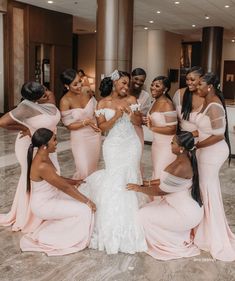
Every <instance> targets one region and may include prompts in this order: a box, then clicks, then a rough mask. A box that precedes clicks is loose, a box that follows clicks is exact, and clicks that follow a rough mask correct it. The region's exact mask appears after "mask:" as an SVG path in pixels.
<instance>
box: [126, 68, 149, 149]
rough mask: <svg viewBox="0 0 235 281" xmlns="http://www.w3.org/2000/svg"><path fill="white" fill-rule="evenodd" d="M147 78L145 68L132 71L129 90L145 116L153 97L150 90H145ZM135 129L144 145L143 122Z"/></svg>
mask: <svg viewBox="0 0 235 281" xmlns="http://www.w3.org/2000/svg"><path fill="white" fill-rule="evenodd" d="M145 80H146V72H145V70H144V69H142V68H135V69H134V70H133V71H132V73H131V81H130V91H129V92H130V94H131V95H132V96H134V97H135V98H136V99H137V102H138V104H140V112H141V114H142V116H143V117H144V116H146V115H147V112H148V110H149V108H150V106H151V97H150V95H149V93H148V92H146V91H145V90H143V86H144V82H145ZM135 129H136V132H137V135H138V136H139V138H140V141H141V144H142V147H144V131H143V127H142V124H141V125H140V126H135Z"/></svg>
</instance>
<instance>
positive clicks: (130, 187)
mask: <svg viewBox="0 0 235 281" xmlns="http://www.w3.org/2000/svg"><path fill="white" fill-rule="evenodd" d="M127 190H132V191H136V192H139V191H140V190H141V187H140V185H138V184H135V183H128V184H127Z"/></svg>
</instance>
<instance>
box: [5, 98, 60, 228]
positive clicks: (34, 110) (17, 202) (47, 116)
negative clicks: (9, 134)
mask: <svg viewBox="0 0 235 281" xmlns="http://www.w3.org/2000/svg"><path fill="white" fill-rule="evenodd" d="M19 108H20V110H19ZM25 112H31V113H30V114H32V116H33V115H34V116H33V117H30V116H29V115H28V113H27V114H25ZM10 116H11V118H12V119H14V120H15V121H16V122H19V123H21V124H23V125H25V126H26V127H28V128H29V130H30V133H31V135H32V134H33V133H34V132H35V131H36V130H37V129H39V128H43V127H44V128H48V129H50V130H52V131H56V125H57V123H58V122H59V121H60V112H59V110H58V109H57V108H56V107H55V106H54V105H53V104H43V105H38V104H35V103H33V102H30V101H28V100H24V101H23V102H21V104H20V105H19V106H18V107H17V108H16V109H14V110H12V111H11V112H10ZM30 143H31V138H30V137H29V136H25V137H23V138H20V134H18V136H17V138H16V142H15V154H16V158H17V160H18V161H19V164H20V166H21V174H20V178H19V182H18V185H17V188H16V193H15V197H14V200H13V204H12V206H11V210H10V212H8V213H6V214H0V225H1V226H10V225H12V231H19V230H22V231H23V232H28V231H31V230H32V229H34V228H35V227H36V226H38V225H39V224H40V223H41V219H38V218H37V217H35V216H34V215H33V214H32V213H31V209H30V196H29V194H28V193H27V192H26V186H27V153H28V148H29V145H30ZM50 158H51V160H52V162H53V164H54V165H55V167H57V170H58V171H59V163H58V160H57V154H56V153H52V154H51V155H50Z"/></svg>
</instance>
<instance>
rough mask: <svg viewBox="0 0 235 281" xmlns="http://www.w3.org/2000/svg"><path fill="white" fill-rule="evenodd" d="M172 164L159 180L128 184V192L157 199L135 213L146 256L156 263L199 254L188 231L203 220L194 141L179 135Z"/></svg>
mask: <svg viewBox="0 0 235 281" xmlns="http://www.w3.org/2000/svg"><path fill="white" fill-rule="evenodd" d="M171 149H172V152H173V153H174V154H175V155H176V160H175V161H173V162H172V163H171V164H170V165H168V166H167V167H166V169H165V170H164V171H162V173H161V176H160V179H157V180H152V181H144V184H143V185H142V186H140V185H136V184H132V183H130V184H128V186H127V188H128V190H133V191H137V192H143V193H145V194H148V195H151V196H159V198H157V199H156V200H155V201H153V202H151V203H148V204H146V205H145V206H144V207H143V208H142V209H140V211H139V218H140V222H141V224H142V226H143V228H144V231H145V237H146V240H147V244H148V250H147V253H148V254H149V255H151V256H152V257H154V258H156V259H159V260H170V259H176V258H182V257H192V256H196V255H199V254H200V251H199V249H198V248H197V247H196V246H195V245H194V244H193V241H192V239H191V230H192V229H193V228H194V227H195V226H197V225H198V224H199V223H200V221H201V220H202V217H203V208H202V201H201V197H200V191H199V181H198V170H197V160H196V155H195V154H196V151H195V146H194V137H193V135H192V133H191V132H184V131H182V132H180V133H179V134H177V135H176V136H174V138H173V140H172V142H171Z"/></svg>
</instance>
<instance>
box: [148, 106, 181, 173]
mask: <svg viewBox="0 0 235 281" xmlns="http://www.w3.org/2000/svg"><path fill="white" fill-rule="evenodd" d="M149 116H150V118H151V121H152V125H153V126H156V127H166V126H172V125H177V114H176V111H168V112H156V111H155V112H153V113H151V114H149ZM173 137H174V135H164V134H159V133H155V132H153V142H152V163H153V176H152V178H153V179H159V178H160V175H161V172H162V171H163V170H164V169H165V168H166V167H167V166H168V165H169V164H170V163H172V162H173V161H174V160H175V159H176V156H175V154H173V153H172V151H171V141H172V139H173Z"/></svg>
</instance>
